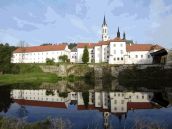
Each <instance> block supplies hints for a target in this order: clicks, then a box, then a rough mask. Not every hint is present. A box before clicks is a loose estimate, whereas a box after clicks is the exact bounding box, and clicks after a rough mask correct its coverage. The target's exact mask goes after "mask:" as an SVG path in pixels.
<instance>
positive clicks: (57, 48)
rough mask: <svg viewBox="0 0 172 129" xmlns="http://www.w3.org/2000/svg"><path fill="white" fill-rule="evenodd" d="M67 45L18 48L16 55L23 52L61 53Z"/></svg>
mask: <svg viewBox="0 0 172 129" xmlns="http://www.w3.org/2000/svg"><path fill="white" fill-rule="evenodd" d="M66 46H67V45H64V44H60V45H47V46H33V47H25V48H17V49H16V50H15V51H14V53H23V52H43V51H61V50H64V49H65V48H66Z"/></svg>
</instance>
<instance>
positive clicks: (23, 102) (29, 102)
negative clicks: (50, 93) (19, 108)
mask: <svg viewBox="0 0 172 129" xmlns="http://www.w3.org/2000/svg"><path fill="white" fill-rule="evenodd" d="M14 101H15V102H16V103H18V104H19V105H28V106H39V107H53V108H67V106H66V104H65V103H64V102H48V101H34V100H25V99H14Z"/></svg>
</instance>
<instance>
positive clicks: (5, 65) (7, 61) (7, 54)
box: [0, 43, 17, 74]
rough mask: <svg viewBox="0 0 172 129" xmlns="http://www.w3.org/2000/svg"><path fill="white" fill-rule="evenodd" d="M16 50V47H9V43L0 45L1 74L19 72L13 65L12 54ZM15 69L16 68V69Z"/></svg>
mask: <svg viewBox="0 0 172 129" xmlns="http://www.w3.org/2000/svg"><path fill="white" fill-rule="evenodd" d="M14 50H15V47H13V46H9V44H8V43H6V44H2V43H0V74H2V73H12V72H14V73H15V71H16V70H17V67H15V66H16V65H15V64H11V56H12V52H13V51H14ZM14 67H15V68H14Z"/></svg>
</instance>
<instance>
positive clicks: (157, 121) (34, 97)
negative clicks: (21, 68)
mask: <svg viewBox="0 0 172 129" xmlns="http://www.w3.org/2000/svg"><path fill="white" fill-rule="evenodd" d="M47 85H48V86H47ZM50 85H51V86H50ZM52 85H53V84H44V85H41V86H39V87H38V86H36V87H34V86H33V87H30V86H29V85H28V84H26V85H25V88H23V87H21V86H16V85H15V86H2V87H0V116H5V117H10V118H16V119H22V120H24V121H26V122H29V123H32V122H38V121H42V120H45V119H47V118H61V119H63V120H64V121H67V122H68V123H70V128H72V129H87V128H89V129H94V128H97V129H133V128H137V127H139V126H145V128H148V126H149V124H154V125H157V126H159V127H161V128H163V129H171V128H172V106H171V103H170V101H171V98H172V92H170V90H169V89H168V90H166V91H162V90H160V89H159V90H157V89H156V90H154V89H152V90H147V89H146V90H145V89H144V90H137V89H135V90H133V89H132V90H126V89H125V90H120V89H117V90H115V89H113V90H112V89H111V90H108V91H107V90H104V89H103V88H98V89H97V88H95V87H94V88H93V87H91V88H88V89H87V90H77V89H72V88H71V87H70V88H66V86H65V87H64V86H60V87H58V85H60V84H56V85H55V86H52ZM80 85H81V86H82V84H80ZM78 89H79V88H78Z"/></svg>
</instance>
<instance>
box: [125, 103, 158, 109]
mask: <svg viewBox="0 0 172 129" xmlns="http://www.w3.org/2000/svg"><path fill="white" fill-rule="evenodd" d="M158 107H159V106H157V105H155V104H153V103H151V102H128V103H127V108H128V110H131V109H152V108H158Z"/></svg>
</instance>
